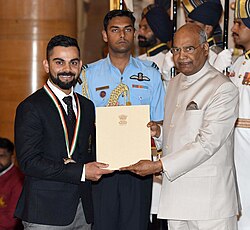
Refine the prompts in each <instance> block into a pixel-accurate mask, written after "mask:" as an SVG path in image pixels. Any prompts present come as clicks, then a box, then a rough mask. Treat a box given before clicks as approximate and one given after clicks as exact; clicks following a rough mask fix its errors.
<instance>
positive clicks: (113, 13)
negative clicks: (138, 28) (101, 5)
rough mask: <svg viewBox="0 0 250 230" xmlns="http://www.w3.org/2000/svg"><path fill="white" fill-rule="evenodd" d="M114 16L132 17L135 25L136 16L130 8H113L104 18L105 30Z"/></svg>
mask: <svg viewBox="0 0 250 230" xmlns="http://www.w3.org/2000/svg"><path fill="white" fill-rule="evenodd" d="M114 17H128V18H130V19H131V21H132V24H133V27H134V25H135V17H134V15H133V12H131V11H129V10H111V11H109V12H108V13H107V14H106V15H105V17H104V19H103V27H104V30H105V31H107V28H108V24H109V21H110V20H111V19H112V18H114Z"/></svg>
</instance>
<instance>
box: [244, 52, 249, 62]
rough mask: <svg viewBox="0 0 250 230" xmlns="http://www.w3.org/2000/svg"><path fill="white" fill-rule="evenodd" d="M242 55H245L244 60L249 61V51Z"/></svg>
mask: <svg viewBox="0 0 250 230" xmlns="http://www.w3.org/2000/svg"><path fill="white" fill-rule="evenodd" d="M244 55H245V59H247V60H249V59H250V50H248V51H246V52H245V53H244Z"/></svg>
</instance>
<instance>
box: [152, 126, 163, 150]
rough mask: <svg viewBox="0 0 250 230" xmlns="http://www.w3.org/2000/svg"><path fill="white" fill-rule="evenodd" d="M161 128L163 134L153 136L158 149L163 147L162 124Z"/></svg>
mask: <svg viewBox="0 0 250 230" xmlns="http://www.w3.org/2000/svg"><path fill="white" fill-rule="evenodd" d="M160 129H161V134H160V136H159V137H153V139H154V141H155V147H156V148H157V150H160V149H162V126H161V125H160Z"/></svg>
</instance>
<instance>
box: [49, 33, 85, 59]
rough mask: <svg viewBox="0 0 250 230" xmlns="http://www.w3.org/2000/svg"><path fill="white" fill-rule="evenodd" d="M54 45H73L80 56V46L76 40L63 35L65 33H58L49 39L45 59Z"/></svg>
mask: <svg viewBox="0 0 250 230" xmlns="http://www.w3.org/2000/svg"><path fill="white" fill-rule="evenodd" d="M56 46H63V47H70V46H74V47H76V48H77V50H78V52H79V57H80V48H79V46H78V42H77V40H76V39H75V38H71V37H69V36H65V35H61V34H60V35H56V36H54V37H53V38H51V39H50V41H49V43H48V45H47V50H46V58H47V60H49V56H50V55H51V51H52V50H53V48H54V47H56Z"/></svg>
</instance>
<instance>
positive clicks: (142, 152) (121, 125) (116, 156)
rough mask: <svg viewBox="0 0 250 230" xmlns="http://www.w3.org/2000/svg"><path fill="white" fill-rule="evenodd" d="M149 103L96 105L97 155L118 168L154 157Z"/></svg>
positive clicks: (101, 159)
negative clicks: (149, 126) (148, 124)
mask: <svg viewBox="0 0 250 230" xmlns="http://www.w3.org/2000/svg"><path fill="white" fill-rule="evenodd" d="M149 121H150V112H149V106H148V105H138V106H113V107H97V108H96V157H97V161H98V162H103V163H107V164H109V169H112V170H117V169H119V168H121V167H123V166H129V165H131V164H134V163H136V162H138V161H139V160H142V159H145V160H151V137H150V129H149V128H148V127H147V123H148V122H149Z"/></svg>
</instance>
